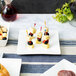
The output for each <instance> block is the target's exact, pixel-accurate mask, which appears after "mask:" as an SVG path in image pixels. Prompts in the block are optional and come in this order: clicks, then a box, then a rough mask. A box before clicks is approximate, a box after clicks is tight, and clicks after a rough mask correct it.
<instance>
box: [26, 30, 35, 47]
mask: <svg viewBox="0 0 76 76" xmlns="http://www.w3.org/2000/svg"><path fill="white" fill-rule="evenodd" d="M26 34H27V44H28V47H29V48H34V45H33V41H32V39H33V37H31V36H29V35H28V31H27V30H26Z"/></svg>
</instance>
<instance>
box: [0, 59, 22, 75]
mask: <svg viewBox="0 0 76 76" xmlns="http://www.w3.org/2000/svg"><path fill="white" fill-rule="evenodd" d="M0 63H1V64H2V65H3V66H4V67H5V68H6V69H7V70H8V72H9V74H10V76H20V69H21V59H11V58H10V59H8V58H0Z"/></svg>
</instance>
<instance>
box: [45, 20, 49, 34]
mask: <svg viewBox="0 0 76 76" xmlns="http://www.w3.org/2000/svg"><path fill="white" fill-rule="evenodd" d="M44 24H45V27H44V35H49V33H48V32H49V29H48V27H47V26H46V21H44Z"/></svg>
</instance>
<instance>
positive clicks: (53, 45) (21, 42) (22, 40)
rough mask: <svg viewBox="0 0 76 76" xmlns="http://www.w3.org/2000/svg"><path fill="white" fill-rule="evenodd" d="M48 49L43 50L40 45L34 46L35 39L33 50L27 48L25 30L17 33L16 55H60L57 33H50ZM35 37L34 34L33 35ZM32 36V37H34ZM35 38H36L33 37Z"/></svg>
mask: <svg viewBox="0 0 76 76" xmlns="http://www.w3.org/2000/svg"><path fill="white" fill-rule="evenodd" d="M49 33H50V40H49V44H50V48H48V49H45V48H43V47H42V44H36V43H35V41H36V38H35V39H33V42H34V46H35V47H34V48H28V47H27V42H26V30H21V31H20V33H19V39H18V47H17V54H19V55H24V54H25V55H27V54H49V55H50V54H60V53H61V52H60V45H59V36H58V32H57V31H50V32H49ZM35 35H36V34H35ZM35 35H34V36H35ZM35 37H36V36H35Z"/></svg>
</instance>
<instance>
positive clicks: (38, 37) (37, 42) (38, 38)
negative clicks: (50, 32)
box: [36, 27, 42, 44]
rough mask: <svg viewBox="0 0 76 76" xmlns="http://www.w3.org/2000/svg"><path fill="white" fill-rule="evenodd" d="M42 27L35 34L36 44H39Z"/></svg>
mask: <svg viewBox="0 0 76 76" xmlns="http://www.w3.org/2000/svg"><path fill="white" fill-rule="evenodd" d="M41 30H42V27H40V32H39V33H38V34H37V39H36V44H41V39H42V32H41Z"/></svg>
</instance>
